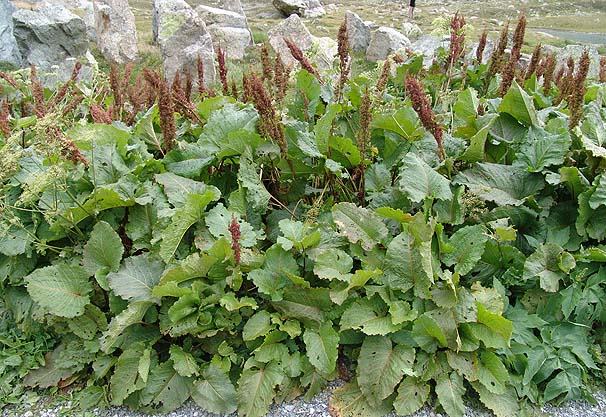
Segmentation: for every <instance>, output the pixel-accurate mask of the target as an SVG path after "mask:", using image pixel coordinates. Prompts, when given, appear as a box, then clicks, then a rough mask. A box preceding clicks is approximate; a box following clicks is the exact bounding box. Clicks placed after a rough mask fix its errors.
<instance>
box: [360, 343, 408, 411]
mask: <svg viewBox="0 0 606 417" xmlns="http://www.w3.org/2000/svg"><path fill="white" fill-rule="evenodd" d="M414 360H415V350H414V349H413V348H411V347H408V346H403V345H396V346H393V344H392V342H391V339H389V337H386V336H367V337H366V338H365V339H364V343H362V348H361V349H360V355H359V356H358V371H357V374H358V386H359V387H360V390H361V391H362V392H363V393H364V395H365V396H366V400H367V401H368V402H369V403H370V404H373V405H379V404H380V403H381V401H382V400H384V399H385V398H387V397H389V396H390V395H391V394H392V393H393V391H394V389H395V387H396V386H397V385H398V384H399V383H400V381H401V380H402V377H403V376H404V375H413V374H414V372H413V370H412V367H413V364H414Z"/></svg>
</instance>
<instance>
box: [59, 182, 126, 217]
mask: <svg viewBox="0 0 606 417" xmlns="http://www.w3.org/2000/svg"><path fill="white" fill-rule="evenodd" d="M133 205H135V200H134V198H130V197H129V196H125V195H123V194H121V193H119V192H118V191H116V190H115V189H113V188H108V187H97V188H96V189H95V191H93V193H92V194H91V195H90V196H89V197H88V198H87V199H86V201H84V202H83V203H82V204H77V205H76V206H74V207H71V208H69V209H67V210H66V212H65V213H64V214H63V216H64V218H65V219H66V220H67V221H68V222H70V224H74V225H77V224H78V223H80V222H81V221H82V220H84V219H86V218H88V217H90V216H94V215H97V214H99V213H100V212H101V211H103V210H108V209H111V208H116V207H130V206H133Z"/></svg>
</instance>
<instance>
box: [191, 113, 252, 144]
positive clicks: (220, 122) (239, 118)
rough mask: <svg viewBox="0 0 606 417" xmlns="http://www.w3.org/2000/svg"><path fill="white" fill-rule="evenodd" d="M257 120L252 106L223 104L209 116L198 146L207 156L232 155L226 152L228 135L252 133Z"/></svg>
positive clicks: (228, 142)
mask: <svg viewBox="0 0 606 417" xmlns="http://www.w3.org/2000/svg"><path fill="white" fill-rule="evenodd" d="M258 118H259V116H258V114H257V111H256V110H255V108H254V107H253V106H250V105H249V106H245V107H240V106H239V105H238V104H225V105H224V106H223V108H220V109H217V110H215V111H213V112H212V113H211V114H210V117H209V118H208V121H207V123H206V124H205V125H204V130H203V131H202V134H201V135H200V138H199V139H198V146H199V147H200V148H201V149H202V150H204V151H206V153H208V154H209V155H217V154H219V153H221V152H223V153H226V154H233V153H231V152H229V150H228V147H229V144H230V141H228V140H227V138H228V137H229V136H230V133H235V132H238V131H239V130H247V131H250V132H254V131H255V125H256V123H257V119H258Z"/></svg>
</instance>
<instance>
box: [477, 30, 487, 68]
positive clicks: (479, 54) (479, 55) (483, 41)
mask: <svg viewBox="0 0 606 417" xmlns="http://www.w3.org/2000/svg"><path fill="white" fill-rule="evenodd" d="M487 36H488V32H487V31H486V30H484V31H483V32H482V34H481V35H480V41H479V42H478V47H477V48H476V61H477V63H478V65H480V64H481V63H482V60H483V59H484V49H486V38H487Z"/></svg>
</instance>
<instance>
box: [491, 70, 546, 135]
mask: <svg viewBox="0 0 606 417" xmlns="http://www.w3.org/2000/svg"><path fill="white" fill-rule="evenodd" d="M498 110H499V112H503V113H509V114H510V115H512V116H513V117H514V118H515V119H516V120H517V121H518V122H520V123H522V124H524V125H526V126H538V125H539V120H538V117H537V110H536V109H535V108H534V103H533V102H532V97H530V96H529V95H528V93H526V91H524V90H523V89H522V87H520V86H519V85H518V83H517V82H515V81H514V82H513V83H512V84H511V87H510V88H509V91H507V94H505V97H503V101H501V104H500V105H499V108H498Z"/></svg>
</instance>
